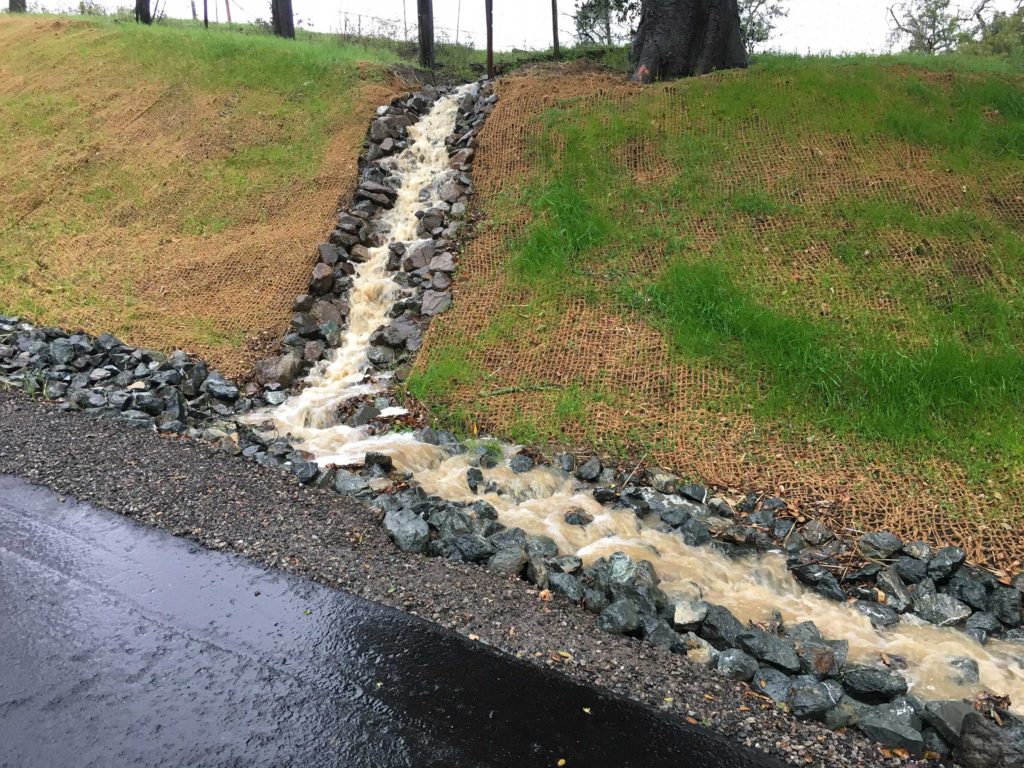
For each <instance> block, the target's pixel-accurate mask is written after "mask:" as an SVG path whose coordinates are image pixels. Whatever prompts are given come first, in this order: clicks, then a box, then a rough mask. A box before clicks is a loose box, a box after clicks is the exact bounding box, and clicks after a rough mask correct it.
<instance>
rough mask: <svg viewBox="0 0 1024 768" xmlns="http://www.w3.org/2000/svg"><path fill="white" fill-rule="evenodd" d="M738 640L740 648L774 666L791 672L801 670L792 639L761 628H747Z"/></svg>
mask: <svg viewBox="0 0 1024 768" xmlns="http://www.w3.org/2000/svg"><path fill="white" fill-rule="evenodd" d="M736 639H737V642H738V645H739V647H740V648H742V649H743V650H745V651H746V652H747V653H749V654H751V655H752V656H754V658H756V659H758V660H760V661H763V662H767V663H769V664H771V665H772V666H774V667H778V668H779V669H781V670H783V671H785V672H789V673H796V672H799V671H800V657H799V656H797V653H796V648H795V647H794V645H793V643H792V641H788V640H784V639H782V638H779V637H775V636H774V635H769V634H768V633H767V632H765V631H763V630H760V629H747V630H744V631H743V632H741V633H739V635H738V636H737V638H736Z"/></svg>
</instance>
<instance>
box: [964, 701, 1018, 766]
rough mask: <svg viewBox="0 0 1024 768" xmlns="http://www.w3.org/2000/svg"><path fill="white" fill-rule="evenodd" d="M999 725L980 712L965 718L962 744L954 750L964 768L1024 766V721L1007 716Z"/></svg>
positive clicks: (972, 713) (969, 714) (970, 713)
mask: <svg viewBox="0 0 1024 768" xmlns="http://www.w3.org/2000/svg"><path fill="white" fill-rule="evenodd" d="M1003 720H1004V722H1003V725H1002V726H1000V725H997V724H996V723H994V722H993V721H992V720H989V719H988V718H987V717H985V716H983V715H982V714H981V713H979V712H969V713H968V714H967V715H966V716H965V717H964V721H963V730H962V731H961V734H960V746H959V747H957V748H956V750H955V751H954V752H953V755H954V757H956V759H957V760H958V761H959V762H960V764H961V765H962V766H964V768H1022V766H1024V720H1021V719H1020V718H1017V717H1013V716H1011V715H1006V716H1004V718H1003Z"/></svg>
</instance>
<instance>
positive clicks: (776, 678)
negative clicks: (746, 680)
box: [751, 667, 793, 702]
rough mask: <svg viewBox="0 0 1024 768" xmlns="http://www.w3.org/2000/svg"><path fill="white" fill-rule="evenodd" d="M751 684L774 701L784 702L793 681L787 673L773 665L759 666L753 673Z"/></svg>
mask: <svg viewBox="0 0 1024 768" xmlns="http://www.w3.org/2000/svg"><path fill="white" fill-rule="evenodd" d="M751 686H752V687H753V688H754V689H755V690H756V691H758V692H760V693H763V694H764V695H766V696H768V697H769V698H771V699H773V700H775V701H779V702H784V701H786V700H787V699H788V698H789V692H790V689H791V688H792V686H793V683H792V681H791V680H790V678H789V676H788V675H786V674H785V673H784V672H780V671H779V670H777V669H775V668H774V667H760V668H759V669H758V670H757V672H756V673H755V674H754V677H753V680H752V681H751Z"/></svg>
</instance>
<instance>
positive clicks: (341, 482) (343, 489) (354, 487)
mask: <svg viewBox="0 0 1024 768" xmlns="http://www.w3.org/2000/svg"><path fill="white" fill-rule="evenodd" d="M369 487H370V486H369V484H368V483H367V482H366V481H365V480H364V479H363V478H361V477H360V476H359V475H356V474H353V473H352V472H347V471H346V470H344V469H339V470H337V471H336V472H335V473H334V490H336V491H337V492H338V493H347V494H351V495H355V494H358V493H362V492H364V491H366V490H367V489H369Z"/></svg>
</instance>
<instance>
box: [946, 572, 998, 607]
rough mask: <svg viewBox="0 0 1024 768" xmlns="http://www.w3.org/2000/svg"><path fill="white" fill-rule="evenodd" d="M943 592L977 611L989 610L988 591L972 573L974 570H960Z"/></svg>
mask: <svg viewBox="0 0 1024 768" xmlns="http://www.w3.org/2000/svg"><path fill="white" fill-rule="evenodd" d="M942 591H943V592H945V593H946V594H947V595H950V596H952V597H955V598H956V599H957V600H959V601H960V602H962V603H965V604H966V605H969V606H971V608H973V609H974V610H976V611H984V610H987V609H988V608H989V595H988V590H987V589H986V588H985V584H984V582H983V581H982V580H981V579H979V578H977V577H976V575H975V574H974V573H972V569H969V568H960V570H958V571H957V572H956V573H954V574H953V576H952V577H951V578H950V579H949V581H948V582H946V585H945V586H944V587H943V588H942Z"/></svg>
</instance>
